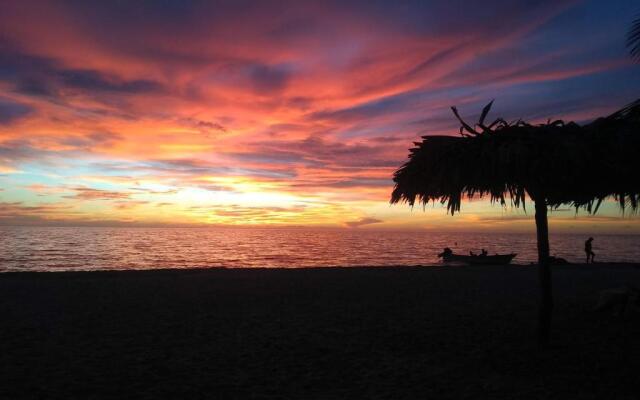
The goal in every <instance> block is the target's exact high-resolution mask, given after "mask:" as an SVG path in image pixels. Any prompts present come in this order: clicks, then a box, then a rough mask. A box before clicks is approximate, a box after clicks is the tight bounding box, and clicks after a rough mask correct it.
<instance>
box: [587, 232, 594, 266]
mask: <svg viewBox="0 0 640 400" xmlns="http://www.w3.org/2000/svg"><path fill="white" fill-rule="evenodd" d="M591 242H593V238H592V237H590V238H589V239H587V241H586V242H584V252H585V253H586V254H587V264H589V260H591V264H593V259H594V258H595V256H596V253H594V252H593V246H592V245H591Z"/></svg>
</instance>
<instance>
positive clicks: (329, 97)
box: [0, 0, 640, 233]
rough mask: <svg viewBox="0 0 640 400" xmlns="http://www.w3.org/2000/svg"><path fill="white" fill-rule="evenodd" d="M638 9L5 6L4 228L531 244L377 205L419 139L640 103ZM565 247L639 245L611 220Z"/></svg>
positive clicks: (556, 218) (1, 20)
mask: <svg viewBox="0 0 640 400" xmlns="http://www.w3.org/2000/svg"><path fill="white" fill-rule="evenodd" d="M638 13H640V4H638V3H637V2H636V1H631V0H629V1H623V0H617V1H607V2H605V1H559V0H558V1H512V0H502V1H482V2H479V1H450V0H448V1H445V0H443V1H416V2H414V3H412V2H375V1H362V2H356V1H336V2H331V1H319V2H302V1H293V2H290V3H287V2H280V1H279V2H269V1H260V2H244V1H232V2H222V3H218V2H211V1H206V2H185V1H166V0H165V1H110V2H106V1H51V2H40V1H17V0H16V1H3V2H2V4H1V5H0V224H1V225H8V224H50V225H61V224H63V225H87V224H88V225H92V224H95V225H112V224H118V225H120V224H125V225H126V224H131V225H199V224H232V225H292V226H310V225H311V226H322V227H345V228H358V229H374V228H379V229H405V228H406V229H451V230H472V229H494V230H533V229H534V225H533V218H532V213H531V211H529V212H528V213H527V214H525V213H523V212H522V211H518V210H513V209H511V208H509V207H507V208H503V207H500V206H499V205H493V206H492V205H491V204H490V203H489V202H488V201H472V202H467V203H465V204H463V206H462V213H461V214H460V215H456V216H455V217H451V216H450V215H447V213H446V210H445V209H444V208H443V207H441V206H440V205H439V204H438V205H435V206H431V205H429V206H428V207H427V208H426V211H424V212H423V210H422V208H418V207H416V208H415V209H413V210H411V209H410V208H409V207H408V206H406V205H397V206H390V205H389V203H388V200H389V195H390V192H391V190H392V188H393V182H392V180H391V175H392V173H393V171H394V170H395V169H396V168H397V167H399V166H400V165H401V164H402V163H403V162H404V160H405V159H406V156H407V153H408V152H407V149H408V148H409V147H411V146H412V142H413V141H415V140H418V138H419V137H420V136H421V135H425V134H454V135H455V134H457V130H458V123H457V121H456V120H455V118H454V117H453V115H452V114H451V111H450V109H449V107H450V106H452V105H456V106H458V107H459V109H461V112H462V114H463V116H464V117H465V118H468V119H469V120H471V121H475V120H476V119H477V116H478V114H479V111H480V110H481V109H482V106H484V105H485V104H486V103H487V102H489V101H490V100H491V99H494V98H495V99H496V101H495V104H494V109H493V112H492V114H491V115H490V117H493V118H495V117H498V116H501V117H504V118H506V119H516V118H523V119H526V120H530V121H533V122H542V121H546V120H547V119H548V118H551V119H556V118H562V119H565V120H574V121H576V122H579V123H581V122H588V121H589V120H591V119H593V118H594V117H596V116H602V115H606V114H609V113H611V112H613V111H615V110H616V109H617V108H620V107H622V106H623V105H625V104H627V103H629V102H630V101H632V100H635V99H636V98H639V97H640V64H637V63H636V64H634V63H633V62H632V60H631V59H630V57H629V55H628V52H627V50H626V49H625V34H626V31H627V30H628V29H629V26H630V23H631V21H632V20H633V18H634V16H636V15H638ZM551 224H552V226H554V227H555V228H557V229H560V230H563V229H564V230H568V231H594V230H595V231H603V232H604V231H606V232H635V233H640V220H638V218H637V217H635V216H628V215H625V216H624V217H623V216H622V215H621V213H620V212H619V211H618V210H617V209H616V208H615V207H613V205H612V204H608V205H605V206H604V207H603V210H602V211H601V212H600V213H598V215H596V216H586V215H584V213H580V214H578V216H576V213H575V210H573V209H570V208H566V209H560V210H557V211H556V212H554V213H553V214H552V215H551Z"/></svg>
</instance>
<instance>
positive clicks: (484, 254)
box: [480, 249, 489, 256]
mask: <svg viewBox="0 0 640 400" xmlns="http://www.w3.org/2000/svg"><path fill="white" fill-rule="evenodd" d="M488 254H489V252H488V251H486V250H485V249H482V252H481V253H480V255H481V256H486V255H488Z"/></svg>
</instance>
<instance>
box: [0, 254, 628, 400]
mask: <svg viewBox="0 0 640 400" xmlns="http://www.w3.org/2000/svg"><path fill="white" fill-rule="evenodd" d="M553 279H554V294H555V296H556V309H555V311H556V312H555V315H554V320H553V346H552V348H551V349H549V350H545V351H541V350H538V349H537V346H536V345H535V326H536V312H537V311H536V310H537V309H536V305H537V299H538V286H537V270H536V267H535V266H491V267H423V268H413V267H412V268H409V267H402V268H349V269H346V268H330V269H300V270H283V269H278V270H267V269H254V270H222V269H220V270H182V271H179V270H164V271H162V270H159V271H122V272H65V273H10V274H0V381H1V384H0V398H3V399H4V398H6V399H22V398H61V399H62V398H64V399H69V398H82V399H107V398H108V399H121V398H137V399H158V398H191V399H193V398H210V399H250V398H255V399H282V398H290V399H344V398H358V399H360V398H368V399H378V398H389V399H415V398H446V399H462V398H469V399H477V398H493V399H513V398H524V399H567V398H571V399H598V398H608V399H634V398H638V396H640V379H638V376H639V375H638V374H639V372H638V371H640V313H635V314H631V315H626V316H624V317H616V316H613V315H611V314H610V313H596V312H594V311H592V308H593V306H594V304H595V302H596V301H597V297H598V291H599V290H601V289H605V288H611V287H617V286H623V285H625V284H629V283H631V284H635V285H636V286H640V268H639V267H638V266H635V265H596V266H581V265H572V266H562V267H554V276H553Z"/></svg>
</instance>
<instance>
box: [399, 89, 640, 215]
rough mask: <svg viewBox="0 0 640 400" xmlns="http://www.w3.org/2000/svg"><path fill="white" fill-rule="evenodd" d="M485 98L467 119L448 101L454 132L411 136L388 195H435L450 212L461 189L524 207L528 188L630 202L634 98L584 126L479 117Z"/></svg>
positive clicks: (405, 198) (633, 194) (555, 199)
mask: <svg viewBox="0 0 640 400" xmlns="http://www.w3.org/2000/svg"><path fill="white" fill-rule="evenodd" d="M492 103H493V102H491V103H489V104H488V105H487V106H486V107H485V108H484V109H483V111H482V114H481V117H480V121H479V122H478V124H476V125H475V126H474V127H471V126H470V125H468V124H467V123H465V122H464V121H463V120H462V119H461V118H460V116H459V115H458V112H457V110H456V108H455V107H452V109H453V112H454V114H455V116H456V118H458V120H459V121H460V123H461V124H462V127H461V128H460V135H458V136H423V137H422V142H415V143H414V144H415V146H416V147H414V148H412V149H410V154H409V160H408V161H407V162H406V163H405V164H404V165H403V166H402V167H401V168H400V169H398V170H397V171H396V172H395V173H394V176H393V180H394V182H395V188H394V190H393V193H392V195H391V203H398V202H401V201H402V202H407V203H409V204H410V205H411V206H413V205H414V204H415V203H416V202H418V203H422V204H426V203H428V202H431V201H434V202H435V201H440V202H441V203H443V204H444V203H446V204H447V209H448V211H449V212H451V213H452V214H453V213H455V212H456V211H459V210H460V202H461V199H462V198H463V197H465V196H467V197H469V198H473V197H483V196H488V197H490V198H491V200H492V201H497V202H500V203H501V204H506V202H507V201H510V202H511V203H512V204H513V205H515V206H520V205H522V206H523V207H524V206H525V204H524V201H525V198H526V195H527V194H528V195H529V196H530V197H531V198H532V199H534V200H536V199H541V200H545V201H546V203H547V204H548V205H549V206H551V207H558V206H560V205H561V204H571V205H574V206H576V207H584V208H585V209H587V210H588V211H589V212H595V211H597V208H598V206H599V205H600V203H601V202H602V200H604V199H605V198H607V197H614V198H615V199H617V200H618V202H619V204H620V205H621V207H622V208H624V207H625V206H630V207H631V208H632V209H634V210H635V209H636V208H637V204H638V200H639V199H640V178H639V176H640V175H639V174H637V173H636V171H635V167H636V166H637V165H638V162H639V161H640V154H639V153H638V150H639V149H640V100H637V101H636V102H634V103H632V104H630V105H628V106H626V107H624V108H623V109H621V110H619V111H617V112H616V113H614V114H612V115H609V116H608V117H604V118H599V119H597V120H595V121H593V122H592V123H590V124H587V125H583V126H580V125H578V124H576V123H574V122H569V123H564V122H563V121H560V120H558V121H553V122H551V121H549V122H548V123H546V124H541V125H531V124H528V123H526V122H523V121H516V122H512V123H508V122H506V121H504V120H503V119H497V120H496V121H494V122H493V123H491V124H488V125H485V122H484V120H485V118H486V116H487V114H488V112H489V110H490V108H491V104H492Z"/></svg>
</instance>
